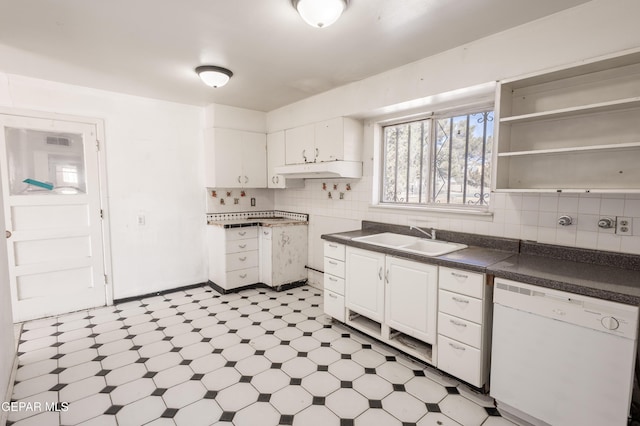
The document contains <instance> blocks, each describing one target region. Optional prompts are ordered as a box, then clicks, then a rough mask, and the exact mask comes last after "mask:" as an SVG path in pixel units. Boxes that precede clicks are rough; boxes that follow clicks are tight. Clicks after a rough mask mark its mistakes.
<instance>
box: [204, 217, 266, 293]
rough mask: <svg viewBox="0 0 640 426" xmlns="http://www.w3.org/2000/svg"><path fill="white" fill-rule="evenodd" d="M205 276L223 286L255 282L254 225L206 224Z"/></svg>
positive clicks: (256, 234) (257, 260)
mask: <svg viewBox="0 0 640 426" xmlns="http://www.w3.org/2000/svg"><path fill="white" fill-rule="evenodd" d="M207 240H208V246H209V280H210V281H212V282H213V283H214V284H216V285H218V286H220V287H222V288H223V289H224V290H233V289H235V288H238V287H243V286H245V285H249V284H254V283H256V282H258V278H259V274H258V263H259V256H258V228H257V227H255V226H251V227H240V228H229V229H225V228H222V227H218V226H208V227H207Z"/></svg>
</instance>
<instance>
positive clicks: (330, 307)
mask: <svg viewBox="0 0 640 426" xmlns="http://www.w3.org/2000/svg"><path fill="white" fill-rule="evenodd" d="M344 312H345V310H344V297H343V296H340V295H339V294H336V293H334V292H332V291H326V290H325V292H324V313H325V314H327V315H329V316H331V317H333V318H335V319H337V320H338V321H340V322H344V320H345V316H344Z"/></svg>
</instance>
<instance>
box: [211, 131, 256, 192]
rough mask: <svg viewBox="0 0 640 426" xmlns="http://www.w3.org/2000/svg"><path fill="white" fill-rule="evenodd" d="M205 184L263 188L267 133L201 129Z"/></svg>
mask: <svg viewBox="0 0 640 426" xmlns="http://www.w3.org/2000/svg"><path fill="white" fill-rule="evenodd" d="M204 152H205V186H207V187H208V188H266V187H267V136H266V135H265V134H264V133H257V132H247V131H243V130H234V129H225V128H207V129H205V131H204Z"/></svg>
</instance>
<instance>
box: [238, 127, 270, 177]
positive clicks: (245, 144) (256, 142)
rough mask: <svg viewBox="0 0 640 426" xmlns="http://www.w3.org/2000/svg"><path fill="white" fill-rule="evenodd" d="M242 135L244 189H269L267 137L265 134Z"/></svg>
mask: <svg viewBox="0 0 640 426" xmlns="http://www.w3.org/2000/svg"><path fill="white" fill-rule="evenodd" d="M241 133H242V176H241V182H242V187H244V188H266V187H267V136H266V135H265V134H264V133H254V132H241Z"/></svg>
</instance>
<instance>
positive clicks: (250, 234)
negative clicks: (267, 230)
mask: <svg viewBox="0 0 640 426" xmlns="http://www.w3.org/2000/svg"><path fill="white" fill-rule="evenodd" d="M225 236H226V238H227V241H230V240H244V239H247V238H257V237H258V227H257V226H243V227H242V228H229V229H227V232H226V233H225Z"/></svg>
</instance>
